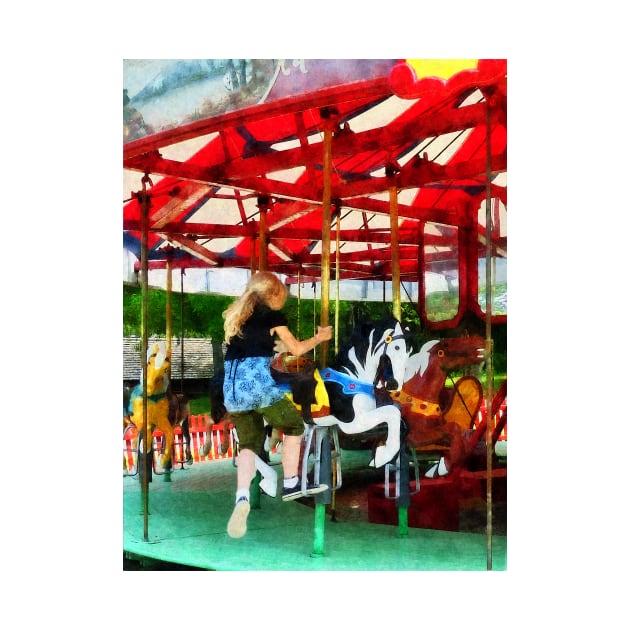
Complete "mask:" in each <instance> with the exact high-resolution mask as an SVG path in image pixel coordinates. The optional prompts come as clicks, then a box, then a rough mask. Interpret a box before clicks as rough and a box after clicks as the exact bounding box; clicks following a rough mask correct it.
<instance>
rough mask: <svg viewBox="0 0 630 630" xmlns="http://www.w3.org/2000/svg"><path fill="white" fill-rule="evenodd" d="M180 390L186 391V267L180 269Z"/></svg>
mask: <svg viewBox="0 0 630 630" xmlns="http://www.w3.org/2000/svg"><path fill="white" fill-rule="evenodd" d="M179 340H180V344H179V351H180V357H179V358H180V361H179V365H180V368H179V391H180V392H181V393H182V394H183V393H184V268H183V267H182V268H181V269H180V271H179Z"/></svg>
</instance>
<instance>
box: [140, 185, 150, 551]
mask: <svg viewBox="0 0 630 630" xmlns="http://www.w3.org/2000/svg"><path fill="white" fill-rule="evenodd" d="M147 181H151V180H150V179H149V175H148V174H145V176H144V177H143V178H142V193H141V198H140V210H141V214H142V217H141V225H142V228H141V232H142V235H141V243H140V268H141V270H142V273H141V275H142V350H141V358H142V466H143V471H142V472H143V474H142V513H143V516H144V541H145V542H148V541H149V462H148V453H149V448H148V445H147V434H148V431H147V424H148V409H147V354H148V349H149V332H148V331H149V278H148V276H149V261H148V251H149V208H150V207H151V200H150V198H149V194H148V193H147Z"/></svg>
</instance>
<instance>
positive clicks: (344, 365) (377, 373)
mask: <svg viewBox="0 0 630 630" xmlns="http://www.w3.org/2000/svg"><path fill="white" fill-rule="evenodd" d="M407 336H408V335H407V333H406V332H405V331H403V328H402V326H401V324H400V322H399V321H398V320H397V319H395V318H393V317H391V318H388V319H383V320H380V321H377V322H372V323H366V324H360V325H359V326H357V327H356V328H355V330H354V332H353V335H352V338H351V339H350V341H349V342H348V343H347V344H346V345H345V346H344V348H342V349H341V350H340V352H339V354H338V355H337V357H336V359H335V363H334V367H332V368H322V369H321V370H319V373H320V376H321V378H322V380H323V382H324V386H325V388H326V392H327V394H328V399H329V406H330V414H329V415H316V414H313V423H314V424H316V425H318V426H325V427H330V426H334V425H336V426H337V427H339V430H340V431H342V432H343V433H346V434H348V435H356V434H358V433H365V432H367V431H371V430H373V429H374V428H376V427H377V426H378V425H380V424H383V423H384V424H386V425H387V438H386V441H385V444H382V445H380V446H378V447H377V448H376V450H375V452H374V458H373V459H372V460H371V461H370V466H372V467H374V468H380V467H381V466H384V465H385V464H387V463H388V462H390V461H391V460H392V459H393V458H394V457H395V456H396V455H397V454H398V451H399V450H400V426H401V415H400V408H399V407H398V406H397V405H395V404H393V403H392V401H391V399H390V398H389V396H388V392H395V391H399V390H400V389H401V388H402V385H403V383H404V380H405V368H406V365H407V361H408V359H409V356H410V354H411V352H412V350H411V348H410V347H409V346H408V344H407V340H406V338H407ZM381 394H382V396H381Z"/></svg>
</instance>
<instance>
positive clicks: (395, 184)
mask: <svg viewBox="0 0 630 630" xmlns="http://www.w3.org/2000/svg"><path fill="white" fill-rule="evenodd" d="M123 88H124V89H123V112H124V121H123V122H124V125H123V168H124V173H125V179H124V185H125V199H124V207H123V238H124V242H123V243H124V247H125V248H126V249H127V250H129V251H131V252H132V253H133V254H134V255H135V256H136V257H137V258H138V259H140V255H141V241H142V238H141V237H142V207H143V205H144V206H146V207H148V224H147V226H146V229H147V231H148V254H147V257H148V267H149V269H160V268H165V267H166V265H167V262H168V263H169V264H170V265H171V266H172V267H173V268H178V267H182V268H199V267H207V268H230V267H231V268H242V269H256V268H266V269H269V270H272V271H275V272H277V273H279V274H282V275H283V276H285V277H286V282H287V284H291V283H295V282H298V281H306V280H312V281H319V280H320V279H321V274H322V273H327V272H328V273H329V274H330V277H331V278H336V277H337V278H339V279H340V280H342V281H343V280H346V279H354V280H379V279H392V277H399V278H400V281H401V282H404V281H410V282H418V283H419V284H420V286H422V283H423V282H424V279H425V278H426V277H427V274H440V275H442V276H443V277H444V278H445V279H446V281H447V282H449V283H453V282H454V283H455V284H456V285H458V286H459V287H460V293H462V292H464V293H465V294H466V295H468V296H472V297H465V296H464V297H463V299H462V306H463V308H469V309H470V308H473V310H474V309H475V308H476V309H477V310H478V311H479V312H481V309H482V308H483V305H481V306H480V305H479V299H478V297H479V294H480V288H481V287H482V285H483V284H485V275H484V274H485V271H484V269H485V262H486V260H487V256H488V255H489V256H490V257H491V259H492V261H493V265H492V266H493V269H494V272H493V273H496V269H497V265H498V268H501V265H504V264H505V261H506V259H507V234H506V216H507V210H506V206H507V183H506V176H507V64H506V61H505V60H488V59H485V60H484V59H480V60H476V59H460V60H454V59H450V60H389V59H380V60H310V59H292V60H286V59H284V60H271V59H267V60H260V59H206V60H200V59H196V60H125V62H124V86H123ZM488 204H490V208H489V211H488V212H489V214H488V212H487V211H486V207H487V206H488ZM487 216H491V217H492V220H491V224H490V226H489V228H488V229H487V227H486V223H487ZM488 235H490V238H489V239H488ZM322 245H323V246H324V250H322ZM326 249H327V250H328V252H327V253H326ZM323 251H324V254H325V257H326V259H329V260H330V266H329V267H328V266H327V265H326V264H324V265H322V262H323V260H322V253H323ZM327 270H328V271H327ZM466 302H470V303H469V304H466Z"/></svg>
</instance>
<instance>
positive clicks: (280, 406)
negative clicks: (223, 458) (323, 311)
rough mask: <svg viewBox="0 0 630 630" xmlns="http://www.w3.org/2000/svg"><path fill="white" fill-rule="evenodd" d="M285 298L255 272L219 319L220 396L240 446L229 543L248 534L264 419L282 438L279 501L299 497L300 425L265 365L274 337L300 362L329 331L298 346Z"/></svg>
mask: <svg viewBox="0 0 630 630" xmlns="http://www.w3.org/2000/svg"><path fill="white" fill-rule="evenodd" d="M287 293H288V292H287V289H286V287H285V286H284V284H283V283H282V282H281V281H280V279H279V278H278V277H277V276H276V275H275V274H273V273H271V272H268V271H259V272H257V273H255V274H253V275H252V276H251V278H250V280H249V282H248V283H247V286H246V288H245V292H244V293H243V295H241V296H240V297H239V298H238V299H236V300H235V301H234V302H233V303H232V304H231V305H230V306H229V307H228V308H227V309H226V310H225V311H224V313H223V319H224V323H223V328H224V330H225V342H226V343H227V350H226V354H225V380H224V383H223V395H224V398H225V408H226V409H227V410H228V412H229V413H230V415H231V416H232V419H233V422H234V425H235V427H236V432H237V434H238V441H239V455H238V459H237V490H236V502H235V505H234V511H233V512H232V516H231V517H230V520H229V522H228V526H227V532H228V535H229V536H231V537H232V538H241V537H242V536H244V535H245V533H246V532H247V516H248V515H249V509H250V506H249V487H250V484H251V482H252V479H253V478H254V474H255V472H256V454H257V453H258V452H260V450H261V448H262V444H263V442H264V439H265V427H264V422H263V417H264V419H265V420H266V421H267V423H268V424H270V425H271V426H272V427H274V428H275V429H278V430H280V431H282V432H283V433H284V442H283V447H282V468H283V473H284V481H283V489H282V500H283V501H291V500H293V499H297V498H298V497H300V496H303V493H302V489H301V482H300V479H299V477H298V466H299V460H300V444H301V440H302V434H303V433H304V421H303V420H302V416H301V415H300V413H299V412H298V411H297V409H296V408H295V406H294V405H293V403H292V402H291V401H290V400H289V399H288V398H287V397H286V396H285V395H284V393H283V392H282V391H281V390H280V389H279V388H278V386H277V385H276V382H275V381H274V379H273V377H272V375H271V372H270V369H269V364H270V361H271V357H272V356H273V354H274V345H275V344H276V341H277V339H276V336H277V338H279V340H280V341H281V342H282V343H283V344H284V346H285V347H286V349H287V350H288V351H289V352H290V353H291V354H293V355H294V356H300V355H302V354H305V353H306V352H309V351H310V350H312V349H313V348H315V346H317V345H318V344H319V343H321V342H322V341H327V340H329V339H330V338H331V337H332V327H331V326H318V327H317V334H316V335H315V336H314V337H311V338H310V339H306V340H304V341H298V340H297V339H296V338H295V337H294V336H293V334H292V333H291V331H290V330H289V328H288V327H287V318H286V316H285V315H284V314H283V313H282V312H281V309H282V307H283V306H284V304H285V302H286V299H287ZM325 490H328V486H327V485H325V484H320V485H318V486H313V485H308V486H307V490H306V494H307V495H312V494H317V493H319V492H324V491H325Z"/></svg>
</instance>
